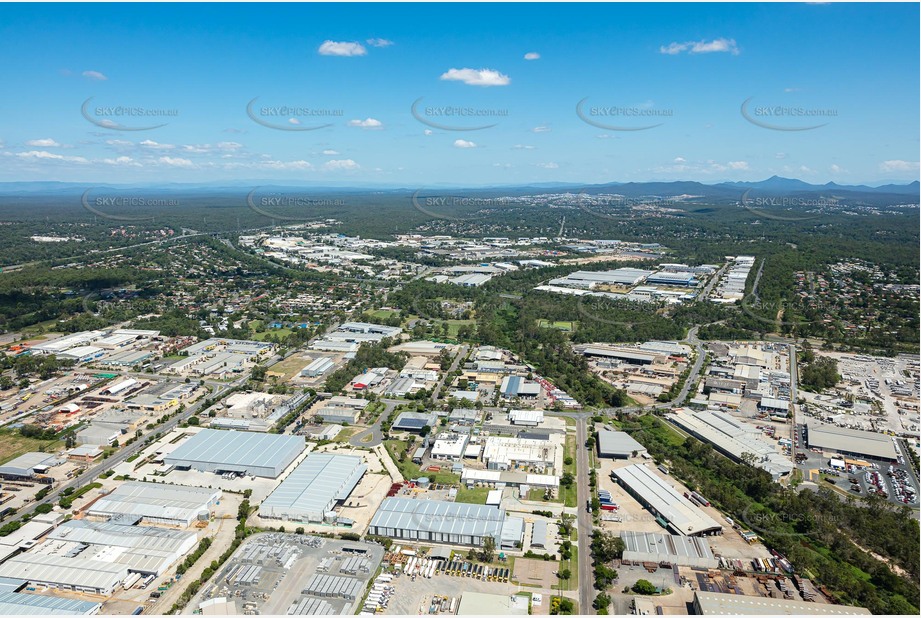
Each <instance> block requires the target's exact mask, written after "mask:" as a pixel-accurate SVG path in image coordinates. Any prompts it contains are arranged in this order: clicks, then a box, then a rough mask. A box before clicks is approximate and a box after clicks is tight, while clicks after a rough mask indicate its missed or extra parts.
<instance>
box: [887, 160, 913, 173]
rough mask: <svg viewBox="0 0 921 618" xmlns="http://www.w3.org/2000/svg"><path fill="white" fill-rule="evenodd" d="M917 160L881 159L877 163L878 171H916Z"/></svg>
mask: <svg viewBox="0 0 921 618" xmlns="http://www.w3.org/2000/svg"><path fill="white" fill-rule="evenodd" d="M918 165H919V162H918V161H902V160H901V159H892V160H890V161H883V162H882V163H880V164H879V169H880V171H883V172H917V171H918Z"/></svg>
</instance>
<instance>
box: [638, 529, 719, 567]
mask: <svg viewBox="0 0 921 618" xmlns="http://www.w3.org/2000/svg"><path fill="white" fill-rule="evenodd" d="M620 538H622V539H623V540H624V556H623V557H624V560H632V561H634V562H662V561H667V562H670V563H672V564H677V565H679V566H689V567H697V568H707V569H710V568H716V567H717V566H718V565H719V562H718V561H717V559H716V558H714V557H713V551H712V550H711V549H710V544H709V543H708V542H707V541H706V540H705V539H704V538H702V537H696V536H680V535H674V534H661V533H659V532H634V531H631V530H627V531H624V532H621V533H620Z"/></svg>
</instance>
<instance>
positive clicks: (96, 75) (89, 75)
mask: <svg viewBox="0 0 921 618" xmlns="http://www.w3.org/2000/svg"><path fill="white" fill-rule="evenodd" d="M82 75H83V77H85V78H86V79H92V80H94V81H97V82H104V81H106V80H107V79H109V78H108V77H106V76H105V75H103V74H102V73H100V72H99V71H83V73H82Z"/></svg>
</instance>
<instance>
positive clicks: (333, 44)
mask: <svg viewBox="0 0 921 618" xmlns="http://www.w3.org/2000/svg"><path fill="white" fill-rule="evenodd" d="M317 51H318V52H320V55H321V56H364V55H365V54H367V53H368V50H367V49H365V46H364V45H362V44H361V43H352V42H348V41H323V44H322V45H320V48H319V49H318V50H317Z"/></svg>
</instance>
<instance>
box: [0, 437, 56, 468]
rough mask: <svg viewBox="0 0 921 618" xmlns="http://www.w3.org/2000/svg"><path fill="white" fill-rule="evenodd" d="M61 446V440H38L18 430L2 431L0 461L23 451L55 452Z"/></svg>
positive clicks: (13, 457)
mask: <svg viewBox="0 0 921 618" xmlns="http://www.w3.org/2000/svg"><path fill="white" fill-rule="evenodd" d="M60 446H61V442H60V440H38V439H35V438H26V437H24V436H22V435H20V434H19V432H18V431H12V430H3V431H0V463H6V462H8V461H9V460H11V459H15V458H16V457H19V456H20V455H22V454H23V453H29V452H32V451H42V450H44V451H46V452H49V453H50V452H53V451H55V450H57V449H58V448H59V447H60Z"/></svg>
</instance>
